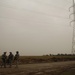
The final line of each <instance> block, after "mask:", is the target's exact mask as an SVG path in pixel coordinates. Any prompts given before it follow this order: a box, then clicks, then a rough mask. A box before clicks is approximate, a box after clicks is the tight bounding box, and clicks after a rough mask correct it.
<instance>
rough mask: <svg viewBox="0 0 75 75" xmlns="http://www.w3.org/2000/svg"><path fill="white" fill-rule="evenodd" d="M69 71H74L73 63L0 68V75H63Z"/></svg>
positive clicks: (74, 62) (74, 65)
mask: <svg viewBox="0 0 75 75" xmlns="http://www.w3.org/2000/svg"><path fill="white" fill-rule="evenodd" d="M70 69H75V61H65V62H54V63H39V64H25V65H19V68H15V65H13V67H12V68H8V67H7V68H0V75H65V74H64V72H67V71H69V70H70ZM66 75H70V74H66ZM74 75H75V74H74Z"/></svg>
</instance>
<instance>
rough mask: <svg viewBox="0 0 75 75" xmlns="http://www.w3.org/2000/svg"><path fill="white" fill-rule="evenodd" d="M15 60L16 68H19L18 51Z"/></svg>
mask: <svg viewBox="0 0 75 75" xmlns="http://www.w3.org/2000/svg"><path fill="white" fill-rule="evenodd" d="M14 60H15V63H16V68H18V62H19V52H18V51H16V54H15V57H14Z"/></svg>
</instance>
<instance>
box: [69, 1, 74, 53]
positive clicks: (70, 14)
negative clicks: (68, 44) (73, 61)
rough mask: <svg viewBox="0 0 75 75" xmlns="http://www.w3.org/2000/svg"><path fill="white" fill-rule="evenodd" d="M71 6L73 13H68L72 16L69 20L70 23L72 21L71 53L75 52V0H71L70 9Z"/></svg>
mask: <svg viewBox="0 0 75 75" xmlns="http://www.w3.org/2000/svg"><path fill="white" fill-rule="evenodd" d="M71 8H73V13H72V14H70V16H71V15H73V16H74V18H73V20H72V21H71V22H70V24H71V23H72V22H73V36H72V51H71V53H72V54H75V1H74V0H73V6H71V7H70V8H69V10H70V9H71Z"/></svg>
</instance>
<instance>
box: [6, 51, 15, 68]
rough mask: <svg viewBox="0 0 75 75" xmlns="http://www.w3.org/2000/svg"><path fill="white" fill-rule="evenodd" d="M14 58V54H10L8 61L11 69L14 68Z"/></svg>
mask: <svg viewBox="0 0 75 75" xmlns="http://www.w3.org/2000/svg"><path fill="white" fill-rule="evenodd" d="M13 58H14V55H13V54H12V52H10V54H9V56H8V61H7V62H8V64H9V67H10V68H11V67H12V62H13Z"/></svg>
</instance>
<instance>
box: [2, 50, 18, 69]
mask: <svg viewBox="0 0 75 75" xmlns="http://www.w3.org/2000/svg"><path fill="white" fill-rule="evenodd" d="M1 60H2V61H1V67H4V68H6V67H7V65H9V67H10V68H11V67H12V64H13V62H15V64H16V67H18V61H19V52H18V51H16V54H15V55H13V54H12V52H9V55H8V56H7V52H4V53H3V54H2V56H1Z"/></svg>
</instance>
